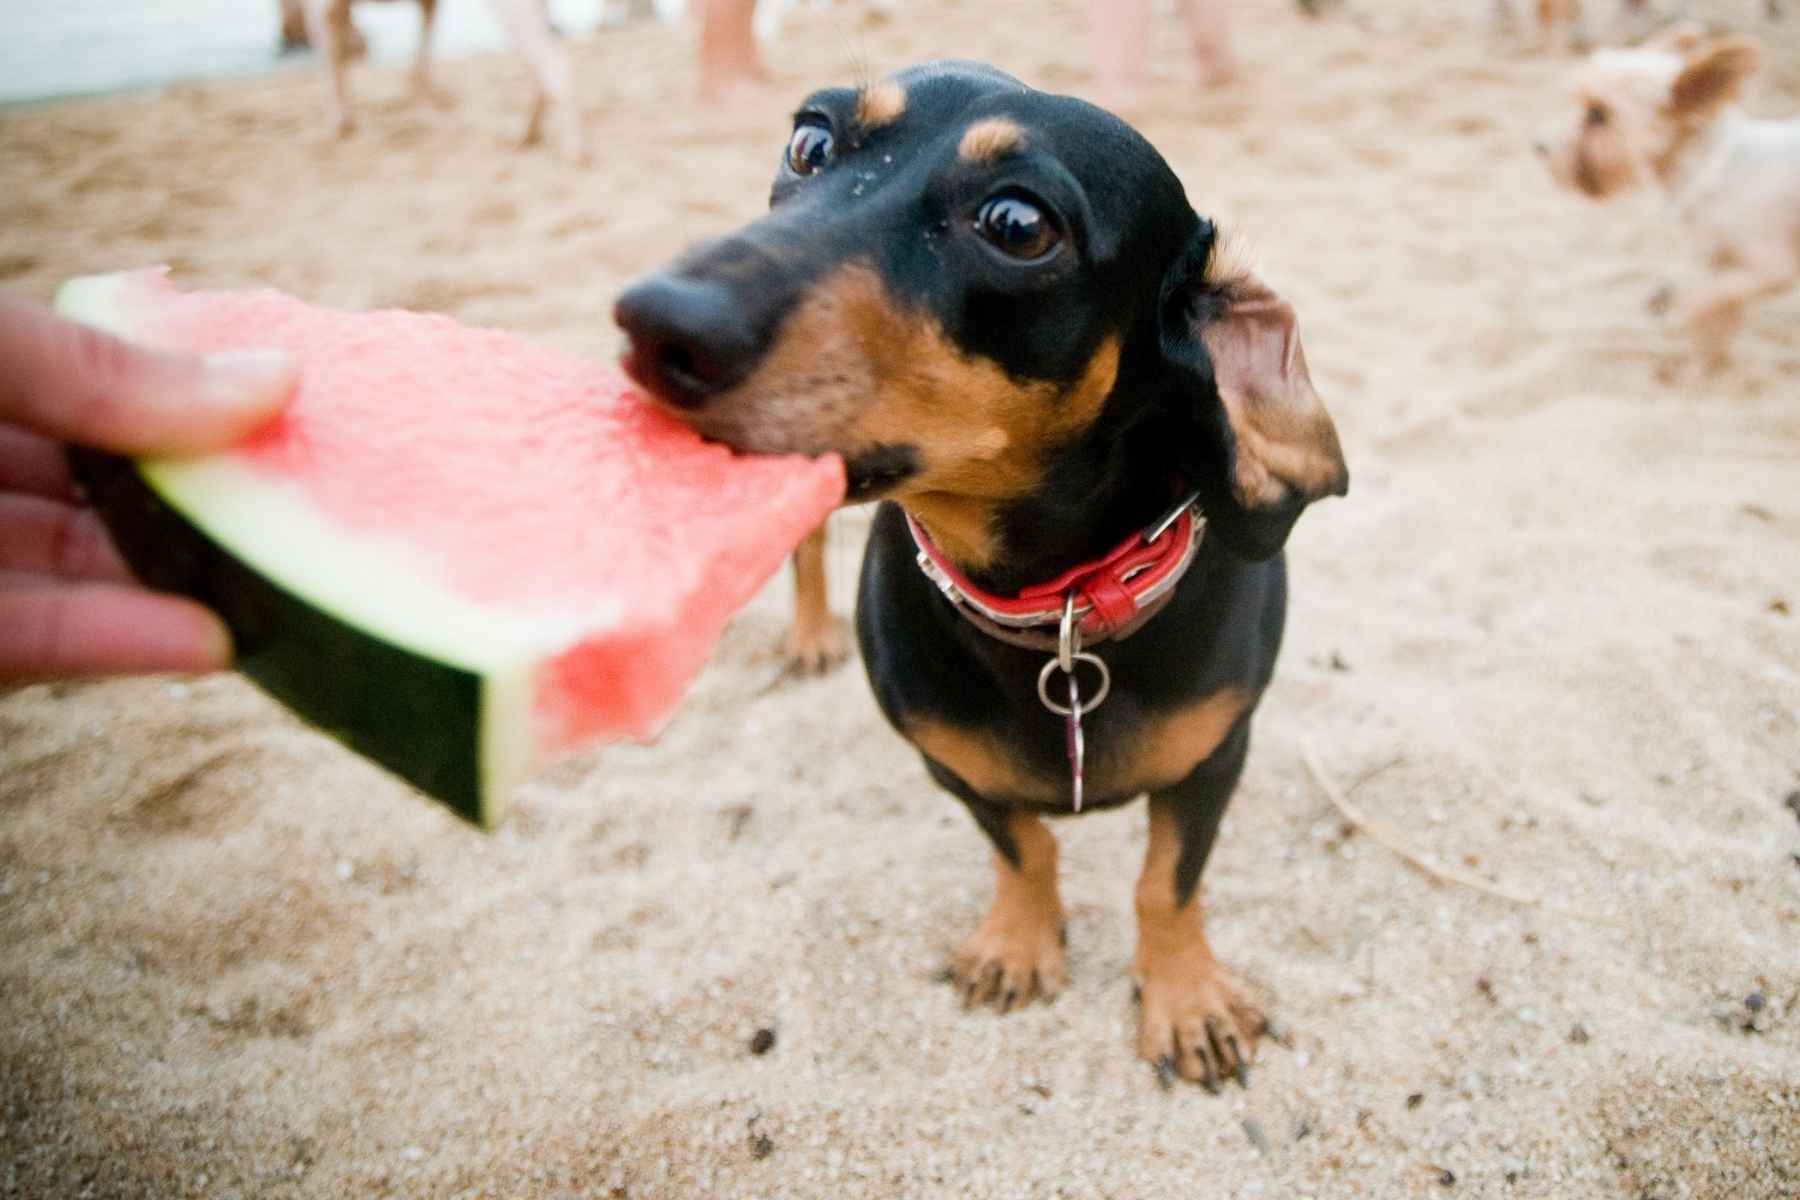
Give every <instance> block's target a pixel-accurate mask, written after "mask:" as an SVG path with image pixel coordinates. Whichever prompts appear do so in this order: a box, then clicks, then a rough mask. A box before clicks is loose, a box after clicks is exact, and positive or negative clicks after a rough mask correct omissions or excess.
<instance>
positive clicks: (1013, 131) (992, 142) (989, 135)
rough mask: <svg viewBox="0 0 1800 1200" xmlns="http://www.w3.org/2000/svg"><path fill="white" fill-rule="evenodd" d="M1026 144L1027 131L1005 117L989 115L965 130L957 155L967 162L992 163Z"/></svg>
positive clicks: (957, 148)
mask: <svg viewBox="0 0 1800 1200" xmlns="http://www.w3.org/2000/svg"><path fill="white" fill-rule="evenodd" d="M1024 144H1025V131H1024V130H1023V129H1020V128H1019V127H1018V126H1017V125H1015V124H1013V123H1012V122H1011V121H1008V120H1006V119H1005V118H1004V117H988V118H987V119H986V120H982V121H977V122H975V123H974V124H973V125H971V126H969V127H968V128H967V129H966V130H964V131H963V136H962V142H961V143H960V144H959V145H958V146H957V147H956V156H957V157H958V158H960V159H962V160H963V161H964V162H967V163H991V162H995V161H997V160H999V159H1001V158H1003V157H1005V156H1006V155H1008V154H1011V153H1013V152H1014V151H1016V150H1017V149H1018V148H1019V147H1020V146H1023V145H1024Z"/></svg>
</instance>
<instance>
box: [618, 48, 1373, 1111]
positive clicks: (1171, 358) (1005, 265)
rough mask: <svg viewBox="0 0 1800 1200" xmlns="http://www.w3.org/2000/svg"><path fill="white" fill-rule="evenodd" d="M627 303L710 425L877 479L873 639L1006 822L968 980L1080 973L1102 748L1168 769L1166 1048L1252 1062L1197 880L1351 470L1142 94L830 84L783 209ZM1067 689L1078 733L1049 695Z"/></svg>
mask: <svg viewBox="0 0 1800 1200" xmlns="http://www.w3.org/2000/svg"><path fill="white" fill-rule="evenodd" d="M617 317H618V320H619V323H620V324H621V325H622V326H623V328H624V329H625V331H626V332H627V334H628V335H629V338H630V349H629V350H628V352H627V354H626V359H625V362H626V367H627V369H628V370H629V371H630V373H631V374H632V375H633V377H634V378H636V379H637V380H638V381H639V382H640V383H641V384H642V385H643V386H644V387H645V388H646V389H647V390H648V391H650V392H651V393H652V394H654V395H655V396H656V397H657V399H658V400H659V401H660V402H661V403H662V404H664V405H665V406H667V407H668V408H669V409H671V410H672V411H674V412H677V413H678V414H680V416H681V417H682V419H684V420H686V421H687V422H689V423H690V424H691V425H693V426H694V427H695V428H696V429H697V430H699V431H700V432H701V433H702V434H703V435H705V436H707V437H710V438H713V439H716V440H718V441H721V442H724V443H726V444H728V445H731V446H733V447H737V448H739V449H742V450H747V451H759V452H771V453H776V452H800V453H805V454H820V453H824V452H827V451H835V452H837V453H838V454H841V455H842V456H843V458H844V461H845V463H846V464H847V467H848V472H849V478H850V499H851V500H852V501H861V500H871V499H880V500H882V501H883V503H882V505H881V508H880V510H879V512H878V513H877V515H876V518H875V522H874V528H873V531H872V534H871V537H870V541H869V546H868V550H867V552H866V555H865V557H864V561H863V571H862V583H861V594H860V597H859V600H858V607H857V615H856V630H857V636H858V640H859V642H860V645H861V649H862V655H863V661H864V663H865V665H866V667H867V669H868V673H869V679H870V681H871V682H872V683H873V685H874V689H875V695H876V697H877V699H878V700H879V702H880V705H881V708H882V710H883V712H885V713H886V714H887V717H888V719H889V720H890V721H891V722H893V724H894V726H895V727H896V728H897V729H898V730H899V731H900V732H901V733H902V734H903V735H904V736H905V737H906V738H908V739H909V740H910V741H911V742H912V743H913V744H914V745H915V746H916V747H917V748H918V749H919V750H920V752H921V753H922V754H923V755H924V758H925V762H926V765H927V767H928V768H929V770H930V772H931V774H932V776H933V778H935V779H936V780H937V781H938V782H939V783H940V784H942V785H943V786H944V787H945V788H946V789H948V790H949V791H951V792H952V793H954V794H955V795H956V796H957V797H958V798H959V799H961V800H962V801H963V802H964V803H965V804H966V805H968V807H969V809H970V810H971V812H973V814H974V816H975V819H976V821H977V823H979V824H980V826H981V828H982V829H983V830H984V831H985V832H986V833H987V835H988V837H989V838H990V839H992V841H993V844H994V848H995V850H996V854H995V858H994V866H995V879H996V892H995V896H994V901H993V906H992V908H991V910H990V911H989V913H988V915H987V918H986V919H985V920H984V921H983V922H982V923H981V925H980V927H979V928H978V929H976V931H975V932H974V934H973V935H972V936H971V937H970V938H969V939H968V940H967V942H965V943H964V945H963V946H962V948H961V949H960V950H959V951H958V952H957V954H956V956H955V959H954V962H953V964H952V970H953V974H954V977H955V979H956V980H957V981H958V982H959V984H960V985H961V986H962V988H963V989H964V990H965V994H966V996H967V997H968V999H970V1000H971V1001H974V1002H977V1003H991V1004H993V1005H995V1006H996V1007H999V1008H1001V1009H1002V1010H1004V1009H1008V1008H1011V1007H1013V1006H1014V1005H1016V1004H1022V1003H1025V1002H1027V1001H1029V1000H1030V999H1032V998H1033V997H1034V996H1037V995H1042V996H1050V995H1053V994H1055V992H1056V991H1057V990H1058V989H1059V988H1060V987H1061V986H1062V983H1063V980H1064V966H1063V961H1064V950H1063V938H1062V924H1063V922H1062V906H1061V902H1060V900H1059V899H1058V895H1057V885H1056V858H1057V850H1056V843H1055V840H1054V839H1053V838H1052V836H1051V834H1050V832H1049V831H1048V830H1047V829H1046V828H1045V825H1044V822H1043V818H1044V817H1046V816H1057V815H1062V814H1066V813H1068V812H1070V811H1071V809H1072V808H1074V807H1076V801H1075V797H1074V788H1075V780H1074V778H1073V776H1074V775H1075V773H1076V769H1077V766H1078V765H1080V766H1084V768H1085V769H1084V772H1083V773H1084V774H1085V791H1086V796H1087V800H1088V807H1101V806H1107V805H1116V804H1123V803H1126V802H1128V801H1131V800H1134V799H1136V798H1137V797H1138V796H1140V795H1143V794H1145V793H1148V794H1149V797H1150V845H1149V850H1148V853H1147V855H1146V857H1145V861H1144V868H1143V875H1142V877H1141V878H1140V879H1139V881H1138V885H1137V897H1136V899H1137V913H1138V945H1137V955H1136V959H1135V963H1134V968H1133V975H1134V977H1135V979H1136V981H1137V983H1138V985H1139V988H1140V992H1139V995H1140V999H1141V1003H1142V1014H1141V1016H1142V1035H1141V1042H1140V1047H1141V1050H1142V1052H1143V1054H1144V1056H1145V1057H1147V1058H1149V1059H1150V1060H1152V1061H1153V1062H1156V1063H1158V1064H1159V1065H1162V1066H1164V1067H1165V1069H1166V1068H1169V1067H1172V1068H1173V1069H1174V1070H1175V1071H1177V1072H1179V1073H1180V1074H1181V1075H1182V1076H1184V1077H1186V1078H1189V1079H1194V1080H1200V1081H1203V1082H1209V1083H1210V1082H1213V1081H1216V1080H1219V1079H1223V1078H1228V1077H1230V1076H1233V1075H1238V1076H1239V1077H1240V1078H1241V1077H1242V1072H1243V1068H1244V1066H1245V1064H1246V1063H1247V1062H1248V1060H1249V1057H1250V1054H1251V1051H1252V1048H1253V1046H1254V1043H1255V1041H1256V1038H1257V1036H1258V1034H1259V1033H1261V1032H1262V1031H1263V1020H1262V1018H1261V1016H1260V1015H1259V1014H1258V1012H1257V1011H1256V1009H1255V1008H1254V1006H1252V1005H1251V1004H1250V1003H1248V1002H1247V1001H1246V1000H1245V999H1244V997H1243V996H1242V995H1240V993H1239V992H1238V991H1237V989H1236V988H1235V986H1234V985H1233V984H1232V982H1231V980H1230V978H1229V976H1228V975H1227V974H1226V972H1225V971H1224V969H1223V968H1222V967H1221V966H1220V965H1219V963H1218V962H1217V961H1216V960H1215V959H1214V957H1213V953H1212V951H1211V949H1210V948H1209V947H1208V945H1207V942H1206V937H1205V934H1204V931H1203V928H1202V919H1201V911H1200V905H1199V900H1198V897H1197V895H1196V893H1197V885H1198V882H1199V878H1200V872H1201V868H1202V867H1203V866H1204V865H1205V863H1206V858H1207V854H1208V852H1209V850H1210V849H1211V847H1212V843H1213V837H1214V834H1215V833H1216V831H1217V829H1218V826H1219V818H1220V816H1221V815H1222V814H1223V812H1224V810H1225V804H1226V801H1227V800H1228V799H1229V798H1230V796H1231V792H1232V789H1233V787H1234V786H1235V784H1236V783H1237V779H1238V775H1239V773H1240V771H1241V770H1242V768H1243V764H1244V755H1245V752H1246V750H1247V748H1248V745H1249V736H1250V719H1251V714H1252V713H1253V712H1254V710H1255V708H1256V704H1257V700H1258V698H1259V696H1260V695H1261V693H1262V691H1263V688H1264V687H1265V685H1266V684H1267V683H1268V681H1269V677H1270V674H1271V672H1272V671H1273V669H1274V665H1275V655H1276V651H1277V648H1278V647H1279V644H1280V641H1281V632H1282V621H1283V613H1284V609H1285V605H1286V582H1285V569H1284V567H1283V563H1282V558H1281V547H1282V544H1283V543H1284V541H1285V540H1286V538H1287V535H1288V531H1289V529H1290V527H1291V526H1292V525H1293V523H1294V521H1295V519H1296V518H1297V517H1298V516H1299V514H1300V512H1301V510H1302V509H1303V508H1304V507H1305V506H1306V505H1307V504H1308V503H1309V502H1310V501H1312V500H1315V499H1318V498H1319V497H1322V496H1326V495H1334V494H1342V493H1343V492H1344V490H1345V487H1346V479H1347V476H1346V473H1345V469H1344V463H1343V458H1342V456H1341V454H1340V452H1339V449H1338V441H1337V435H1336V432H1335V431H1334V429H1333V427H1332V424H1331V420H1330V418H1329V417H1328V416H1327V415H1326V413H1325V410H1324V408H1323V407H1322V406H1321V405H1320V403H1319V399H1318V396H1317V395H1316V394H1315V393H1314V391H1313V388H1312V385H1311V382H1310V380H1309V379H1308V376H1307V371H1306V360H1305V356H1304V355H1303V353H1302V352H1301V348H1300V340H1299V334H1298V331H1297V329H1296V326H1295V319H1294V313H1293V310H1292V308H1290V307H1289V306H1288V305H1287V304H1286V303H1285V302H1283V301H1282V300H1281V299H1279V298H1278V297H1277V296H1275V295H1274V294H1273V293H1272V292H1271V291H1269V289H1268V288H1266V287H1265V286H1264V285H1263V284H1262V283H1260V282H1259V281H1258V280H1257V279H1256V278H1255V277H1253V276H1252V275H1250V274H1248V273H1247V272H1245V271H1243V270H1242V269H1241V268H1238V267H1235V266H1234V265H1233V264H1232V262H1231V260H1230V259H1229V257H1228V256H1227V255H1226V254H1225V253H1224V252H1223V250H1222V247H1221V243H1220V240H1219V236H1218V233H1217V231H1216V230H1215V229H1214V227H1213V226H1212V224H1211V223H1209V222H1207V221H1205V220H1203V219H1201V218H1200V217H1198V216H1196V215H1195V213H1194V211H1193V209H1192V208H1191V207H1190V206H1189V204H1188V201H1187V198H1186V196H1185V194H1184V193H1183V190H1182V187H1181V184H1180V183H1179V181H1177V179H1176V178H1175V176H1174V174H1173V173H1172V172H1171V171H1170V169H1169V168H1168V166H1167V165H1166V164H1165V163H1164V161H1163V159H1162V158H1161V156H1160V155H1158V154H1157V152H1156V151H1155V150H1154V149H1153V148H1152V147H1151V146H1150V145H1149V144H1148V143H1147V142H1145V141H1144V139H1143V138H1141V137H1139V136H1138V135H1137V134H1136V133H1135V132H1133V131H1132V130H1131V129H1130V128H1129V127H1128V126H1126V125H1125V124H1123V123H1122V122H1120V121H1119V120H1117V119H1115V118H1114V117H1112V116H1111V115H1109V114H1107V113H1106V112H1104V111H1102V110H1100V109H1098V108H1095V107H1093V106H1091V105H1089V104H1086V103H1083V102H1081V101H1079V100H1075V99H1071V98H1068V97H1062V96H1053V95H1048V94H1045V93H1042V92H1038V91H1034V90H1032V89H1030V88H1027V87H1025V86H1024V85H1022V84H1020V83H1019V82H1018V81H1016V80H1014V79H1012V78H1010V77H1008V76H1006V75H1003V74H1001V73H1000V72H998V71H995V70H993V69H991V68H988V67H983V66H978V65H975V64H970V63H958V62H949V63H935V64H930V65H927V66H922V67H919V68H916V69H913V70H909V71H906V72H904V73H902V74H901V75H899V76H896V77H895V78H893V79H890V80H887V81H885V82H882V83H878V84H874V85H871V86H867V87H863V88H860V89H835V90H828V91H822V92H819V93H817V94H815V95H813V96H812V97H810V98H809V99H808V100H807V101H806V102H805V104H804V105H803V106H802V107H801V109H800V112H799V114H798V116H797V118H796V123H795V128H794V132H793V136H792V139H791V140H790V142H789V143H788V146H787V149H786V152H785V154H784V155H783V161H782V164H781V167H780V170H779V173H778V175H777V177H776V180H775V186H774V192H773V205H772V209H771V211H770V213H769V215H768V216H766V217H764V218H762V219H761V220H758V221H756V222H755V223H754V224H752V225H750V226H748V227H747V228H744V229H742V230H740V231H739V232H737V233H735V234H732V235H730V236H728V237H725V238H722V239H719V240H718V241H715V242H711V243H708V244H706V245H703V246H700V247H697V248H696V249H694V250H693V251H691V252H689V253H688V254H687V255H685V256H684V257H683V258H681V259H680V260H679V261H677V262H676V263H674V264H673V265H672V266H671V267H669V268H668V269H666V270H664V271H661V272H658V273H655V274H653V275H650V276H648V277H646V278H644V279H642V280H640V281H638V282H637V283H636V284H634V285H633V286H632V287H631V288H630V289H628V290H627V291H626V293H625V294H624V295H623V296H622V297H621V298H620V300H619V303H618V309H617ZM1196 493H1197V504H1195V505H1194V506H1193V507H1192V508H1190V507H1189V506H1188V503H1187V502H1188V500H1189V499H1191V498H1192V497H1193V496H1194V494H1196ZM1202 530H1203V532H1202ZM922 551H923V552H924V553H923V554H922ZM927 567H928V569H929V573H928V571H927V569H924V568H927ZM1021 597H1023V598H1021ZM1078 655H1079V657H1078ZM1059 660H1060V661H1059ZM1069 670H1072V671H1073V674H1072V675H1071V674H1069V673H1068V671H1069ZM1102 671H1104V672H1105V674H1107V675H1109V676H1110V690H1109V691H1105V692H1104V694H1102V693H1103V690H1104V689H1103V686H1102V685H1103V681H1102V679H1101V678H1100V676H1101V672H1102ZM1072 686H1078V687H1079V688H1080V690H1081V693H1082V696H1081V701H1082V702H1084V703H1085V707H1083V708H1082V709H1081V711H1080V713H1079V720H1078V721H1077V722H1074V724H1076V725H1078V726H1079V733H1080V734H1081V735H1082V737H1083V738H1084V741H1085V747H1086V750H1085V757H1084V759H1082V758H1078V756H1077V755H1076V754H1075V753H1074V742H1075V734H1076V732H1077V730H1074V729H1071V728H1070V726H1071V722H1070V721H1069V720H1068V719H1067V718H1066V717H1065V716H1059V715H1057V713H1056V712H1055V711H1052V710H1053V709H1055V708H1057V707H1061V708H1067V707H1069V699H1070V690H1071V687H1072Z"/></svg>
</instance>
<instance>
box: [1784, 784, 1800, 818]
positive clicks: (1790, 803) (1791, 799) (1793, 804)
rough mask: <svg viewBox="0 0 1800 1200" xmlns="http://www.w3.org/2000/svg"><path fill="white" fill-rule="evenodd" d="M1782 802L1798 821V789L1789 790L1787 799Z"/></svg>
mask: <svg viewBox="0 0 1800 1200" xmlns="http://www.w3.org/2000/svg"><path fill="white" fill-rule="evenodd" d="M1782 803H1783V804H1785V805H1787V807H1788V811H1789V812H1791V813H1793V814H1794V820H1796V821H1800V790H1795V791H1792V792H1789V793H1788V794H1787V799H1786V800H1783V801H1782Z"/></svg>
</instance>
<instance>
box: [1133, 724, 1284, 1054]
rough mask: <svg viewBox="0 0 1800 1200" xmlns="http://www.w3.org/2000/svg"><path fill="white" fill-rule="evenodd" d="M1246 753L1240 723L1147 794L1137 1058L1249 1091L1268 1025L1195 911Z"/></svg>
mask: <svg viewBox="0 0 1800 1200" xmlns="http://www.w3.org/2000/svg"><path fill="white" fill-rule="evenodd" d="M1249 748H1250V722H1249V718H1248V716H1246V717H1244V718H1243V719H1241V720H1240V721H1239V722H1238V724H1237V727H1236V728H1235V729H1234V730H1233V731H1232V733H1231V735H1230V736H1229V737H1227V738H1226V739H1225V741H1224V742H1223V743H1222V744H1221V745H1220V746H1219V748H1218V749H1217V750H1215V751H1214V752H1213V753H1212V755H1211V756H1210V757H1208V758H1207V759H1206V760H1205V761H1204V762H1202V763H1201V764H1200V765H1199V766H1198V767H1196V768H1195V769H1194V770H1193V772H1192V773H1191V774H1190V775H1189V776H1188V777H1187V778H1186V779H1184V780H1182V781H1181V783H1179V784H1177V785H1176V786H1174V787H1172V788H1169V789H1167V790H1166V791H1161V792H1157V793H1155V794H1154V795H1152V796H1151V797H1150V843H1149V846H1148V847H1147V848H1146V849H1145V852H1144V870H1143V874H1142V875H1141V876H1140V877H1139V878H1138V884H1137V920H1138V943H1137V955H1136V957H1135V958H1134V960H1133V963H1132V969H1131V974H1132V979H1133V980H1134V981H1135V982H1136V984H1137V988H1138V1002H1139V1005H1140V1011H1139V1014H1138V1018H1139V1036H1138V1051H1139V1053H1140V1054H1142V1055H1143V1056H1144V1057H1145V1058H1146V1059H1148V1060H1149V1061H1150V1062H1152V1063H1154V1064H1156V1066H1157V1069H1158V1070H1160V1071H1172V1072H1174V1073H1175V1074H1178V1075H1180V1076H1181V1077H1182V1078H1183V1079H1191V1080H1193V1081H1195V1082H1197V1083H1202V1084H1205V1085H1206V1086H1207V1087H1208V1088H1214V1087H1217V1086H1218V1085H1219V1084H1220V1083H1223V1082H1224V1081H1225V1080H1227V1079H1233V1078H1235V1079H1236V1080H1237V1081H1238V1082H1239V1083H1242V1084H1246V1085H1247V1084H1248V1080H1249V1065H1250V1061H1251V1059H1252V1058H1253V1057H1254V1053H1255V1048H1256V1039H1257V1038H1258V1037H1259V1036H1261V1034H1262V1033H1263V1032H1264V1030H1265V1029H1266V1028H1267V1026H1268V1022H1267V1021H1266V1020H1265V1019H1264V1017H1263V1015H1262V1013H1261V1012H1260V1011H1259V1010H1258V1009H1257V1008H1256V1006H1255V1005H1253V1004H1251V1003H1249V1002H1248V1001H1246V1000H1244V999H1243V998H1242V997H1241V996H1240V995H1239V993H1238V989H1237V985H1236V984H1235V983H1233V982H1232V979H1231V976H1230V975H1228V974H1227V973H1226V971H1225V968H1224V967H1222V966H1220V965H1219V960H1218V959H1216V958H1215V957H1213V952H1212V947H1211V946H1210V945H1208V944H1207V941H1206V929H1205V921H1204V917H1203V915H1202V913H1201V909H1200V872H1201V870H1202V869H1203V868H1204V867H1205V866H1206V858H1207V855H1208V854H1209V853H1211V851H1212V844H1213V839H1214V837H1216V836H1217V834H1218V831H1219V821H1220V819H1221V818H1222V817H1223V816H1224V815H1225V805H1226V802H1227V801H1229V800H1230V799H1231V793H1232V790H1233V789H1234V788H1235V787H1236V786H1237V781H1238V775H1239V774H1240V773H1241V772H1242V771H1243V769H1244V756H1245V754H1246V753H1247V752H1248V751H1249Z"/></svg>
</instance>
